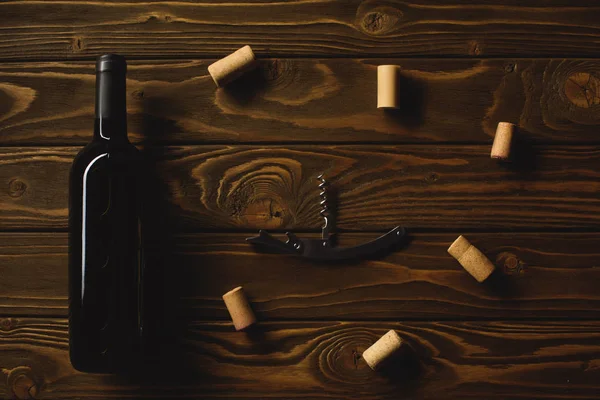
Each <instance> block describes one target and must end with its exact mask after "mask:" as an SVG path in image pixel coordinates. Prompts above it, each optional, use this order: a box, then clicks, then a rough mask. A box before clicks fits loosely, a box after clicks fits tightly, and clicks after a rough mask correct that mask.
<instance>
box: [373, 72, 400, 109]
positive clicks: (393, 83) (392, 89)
mask: <svg viewBox="0 0 600 400" xmlns="http://www.w3.org/2000/svg"><path fill="white" fill-rule="evenodd" d="M399 76H400V67H399V66H397V65H380V66H378V67H377V108H398V107H399V105H400V100H399V96H398V84H399Z"/></svg>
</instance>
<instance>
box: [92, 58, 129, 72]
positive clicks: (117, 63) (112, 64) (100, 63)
mask: <svg viewBox="0 0 600 400" xmlns="http://www.w3.org/2000/svg"><path fill="white" fill-rule="evenodd" d="M105 71H122V72H126V71H127V61H125V57H123V56H120V55H117V54H104V55H101V56H99V57H98V58H97V59H96V72H105Z"/></svg>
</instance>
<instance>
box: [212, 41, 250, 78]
mask: <svg viewBox="0 0 600 400" xmlns="http://www.w3.org/2000/svg"><path fill="white" fill-rule="evenodd" d="M254 67H256V58H255V57H254V52H253V51H252V49H251V48H250V46H244V47H242V48H241V49H239V50H236V51H235V52H233V53H231V54H230V55H228V56H227V57H225V58H222V59H220V60H219V61H216V62H214V63H212V64H211V65H209V66H208V73H209V74H210V76H212V78H213V80H214V81H215V84H216V85H217V86H218V87H221V86H225V85H227V84H228V83H229V82H231V81H233V80H235V79H237V78H239V77H240V76H241V75H242V74H244V73H246V72H248V71H250V70H251V69H253V68H254Z"/></svg>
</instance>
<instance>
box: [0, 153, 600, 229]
mask: <svg viewBox="0 0 600 400" xmlns="http://www.w3.org/2000/svg"><path fill="white" fill-rule="evenodd" d="M76 151H77V148H71V147H42V148H37V147H26V148H18V147H14V148H3V149H0V165H2V169H0V182H4V185H5V186H4V189H3V190H2V191H1V192H0V204H1V205H2V208H1V210H0V229H65V228H66V226H67V214H68V212H67V192H66V190H65V188H66V187H67V180H68V171H69V167H70V163H71V160H72V157H73V156H74V155H75V153H76ZM489 151H490V147H489V146H453V145H444V146H438V147H436V148H435V149H432V148H429V147H423V146H415V145H405V146H377V147H374V146H369V145H360V146H358V145H357V146H330V145H320V146H287V147H284V146H262V147H260V146H181V147H155V146H152V147H147V148H145V149H144V154H145V157H146V159H147V162H148V163H149V164H150V165H149V168H148V169H147V172H148V173H147V176H148V178H149V179H150V178H151V179H150V180H151V181H153V183H152V184H151V185H149V193H148V195H147V199H148V203H149V204H148V208H149V209H150V210H151V215H152V219H154V220H160V221H163V220H164V223H165V225H166V226H165V227H164V228H165V229H170V230H176V231H179V230H195V231H198V230H207V229H211V230H240V229H242V230H256V229H271V230H273V229H276V230H283V229H295V230H305V229H315V230H316V229H319V228H320V227H321V225H322V219H321V217H320V216H319V191H318V187H317V182H316V177H317V176H318V175H319V174H321V173H324V174H325V176H326V177H327V179H328V180H329V181H330V183H332V184H333V185H334V187H336V188H337V189H338V191H339V204H340V206H339V218H338V224H339V226H340V228H341V229H345V230H360V231H363V230H370V231H372V230H377V231H383V230H388V229H391V228H393V227H394V226H397V225H403V226H406V227H409V228H413V229H421V228H427V229H436V230H440V229H442V230H448V229H451V230H454V231H456V230H465V229H469V230H490V229H494V230H502V231H506V230H514V229H520V230H537V229H542V230H565V229H598V226H599V222H600V213H599V212H598V211H599V210H600V199H598V196H597V193H598V191H599V190H600V183H599V182H600V180H599V179H598V177H599V174H600V173H599V172H598V165H599V163H600V151H599V149H598V147H597V146H568V147H564V146H563V147H560V148H559V147H553V146H527V145H526V144H520V145H518V146H517V148H516V149H515V151H516V152H517V153H518V156H517V159H516V161H515V163H513V164H510V165H502V164H498V163H496V162H494V161H493V160H490V158H489Z"/></svg>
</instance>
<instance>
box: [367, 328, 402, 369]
mask: <svg viewBox="0 0 600 400" xmlns="http://www.w3.org/2000/svg"><path fill="white" fill-rule="evenodd" d="M401 346H402V338H401V337H400V336H399V335H398V334H397V333H396V331H394V330H391V331H389V332H388V333H386V334H385V335H383V336H382V337H381V338H380V339H379V340H378V341H376V342H375V343H374V344H373V345H372V346H371V347H369V348H368V349H366V350H365V351H364V353H363V354H362V357H363V358H364V360H365V361H366V363H367V364H368V365H369V367H371V369H373V370H376V369H378V368H380V367H381V366H382V365H383V364H385V362H386V361H389V360H390V359H391V358H392V357H393V356H394V354H396V352H397V351H398V350H399V349H400V347H401Z"/></svg>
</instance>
